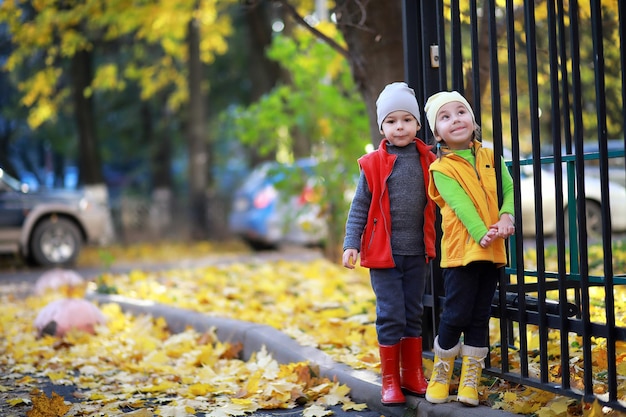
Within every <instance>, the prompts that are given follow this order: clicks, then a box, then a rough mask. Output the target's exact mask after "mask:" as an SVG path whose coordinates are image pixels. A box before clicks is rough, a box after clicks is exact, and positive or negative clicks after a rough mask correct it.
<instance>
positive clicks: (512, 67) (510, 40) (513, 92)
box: [500, 0, 528, 378]
mask: <svg viewBox="0 0 626 417" xmlns="http://www.w3.org/2000/svg"><path fill="white" fill-rule="evenodd" d="M506 35H507V51H508V53H507V57H508V75H509V97H510V98H509V100H510V103H509V108H510V123H511V151H512V153H513V155H512V158H513V163H512V176H513V185H514V188H513V190H514V194H515V230H516V233H515V236H514V238H513V239H512V243H513V244H512V246H511V251H512V252H514V253H513V256H512V257H511V260H512V262H514V263H515V265H513V268H514V269H515V271H516V272H515V274H516V280H517V286H516V287H517V294H518V299H519V298H520V294H524V289H523V288H524V281H525V277H524V236H523V232H522V230H523V226H522V216H521V212H522V203H521V199H522V198H521V191H520V178H521V172H520V164H519V160H520V149H519V125H518V120H519V113H518V112H519V110H518V106H517V95H518V92H517V59H516V56H515V49H516V48H515V7H514V4H513V0H507V2H506ZM503 282H505V281H504V280H502V281H501V284H502V283H503ZM502 289H503V287H502V285H501V286H500V291H502ZM500 306H501V313H500V317H502V319H501V320H504V317H505V316H504V311H505V310H506V304H505V302H504V300H503V299H502V294H501V299H500ZM523 313H524V312H523V311H522V310H521V309H518V311H517V321H518V328H519V338H520V346H524V349H522V351H523V354H521V355H520V375H521V376H522V377H525V378H527V377H528V352H527V351H526V348H525V347H526V346H528V338H527V333H526V329H527V321H526V316H525V314H523ZM510 321H511V320H510V319H509V318H508V317H507V319H506V322H504V323H501V326H500V327H501V337H503V336H502V334H503V332H502V328H503V327H506V328H507V330H509V329H510V330H511V331H510V332H508V333H509V334H508V336H507V339H506V342H505V341H504V339H503V343H502V351H501V356H502V372H508V369H509V359H508V349H509V346H514V343H515V335H514V334H513V331H512V329H511V325H510V324H509V322H510Z"/></svg>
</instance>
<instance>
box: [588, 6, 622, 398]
mask: <svg viewBox="0 0 626 417" xmlns="http://www.w3.org/2000/svg"><path fill="white" fill-rule="evenodd" d="M591 27H592V34H593V50H594V54H593V56H594V60H595V62H594V64H595V65H594V68H595V71H594V72H595V79H596V106H597V112H596V114H597V119H596V120H597V123H598V129H597V131H598V148H599V151H600V152H599V153H600V187H601V189H602V193H601V196H602V248H603V250H604V303H605V306H606V308H605V310H604V311H605V315H606V328H607V336H606V337H607V342H606V350H607V368H608V369H607V371H608V372H607V377H608V386H609V400H610V401H616V400H617V366H616V362H615V358H616V351H615V334H614V331H613V329H615V300H614V294H613V252H612V247H611V233H612V232H611V212H610V211H609V207H610V202H609V197H610V196H609V185H608V160H609V158H608V149H607V139H608V138H607V127H606V100H605V83H604V72H605V65H604V46H603V45H604V39H603V32H602V7H601V4H600V0H595V1H592V2H591ZM586 380H587V378H585V381H586ZM585 383H586V382H585ZM586 391H587V390H586V389H585V392H586Z"/></svg>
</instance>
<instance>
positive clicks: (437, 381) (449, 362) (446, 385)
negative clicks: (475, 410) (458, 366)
mask: <svg viewBox="0 0 626 417" xmlns="http://www.w3.org/2000/svg"><path fill="white" fill-rule="evenodd" d="M460 350H461V344H460V343H457V345H456V346H454V347H453V348H451V349H448V350H446V349H442V348H441V346H439V336H437V337H436V338H435V343H434V346H433V352H434V353H435V360H434V365H433V373H432V375H431V376H430V382H429V383H428V388H427V389H426V401H428V402H431V403H433V404H441V403H445V402H447V401H448V396H449V395H450V378H451V377H452V371H453V370H454V360H455V359H456V357H457V355H458V354H459V351H460Z"/></svg>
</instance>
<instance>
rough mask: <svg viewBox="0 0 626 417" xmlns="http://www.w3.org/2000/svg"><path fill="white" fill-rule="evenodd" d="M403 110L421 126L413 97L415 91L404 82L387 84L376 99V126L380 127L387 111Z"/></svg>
mask: <svg viewBox="0 0 626 417" xmlns="http://www.w3.org/2000/svg"><path fill="white" fill-rule="evenodd" d="M398 110H404V111H407V112H409V113H411V114H412V115H413V116H415V118H416V119H417V123H418V124H419V125H420V126H421V124H422V121H421V119H420V108H419V105H418V104H417V99H416V98H415V91H413V89H412V88H410V87H409V86H408V85H407V84H406V83H403V82H395V83H391V84H388V85H387V86H386V87H385V88H384V89H383V91H382V92H381V93H380V95H379V96H378V100H376V116H377V118H378V127H379V128H380V129H382V124H383V120H385V117H387V115H388V114H389V113H393V112H394V111H398Z"/></svg>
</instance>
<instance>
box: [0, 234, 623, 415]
mask: <svg viewBox="0 0 626 417" xmlns="http://www.w3.org/2000/svg"><path fill="white" fill-rule="evenodd" d="M225 249H227V250H229V252H228V255H226V254H225V252H223V251H224V250H225ZM207 255H209V257H210V258H212V259H213V261H212V262H206V263H201V265H204V266H197V267H192V266H185V267H178V268H165V269H163V270H154V269H149V268H140V269H136V270H133V271H131V272H130V273H125V274H113V273H107V272H104V273H102V274H101V275H99V276H97V277H85V278H87V279H89V280H90V281H91V282H90V287H89V290H90V291H100V292H109V293H115V292H117V293H119V294H122V295H124V296H126V297H131V298H138V299H145V300H152V301H156V302H159V303H163V304H168V305H173V306H177V307H180V308H186V309H192V310H196V311H200V312H203V313H205V314H209V315H215V316H221V317H230V318H235V319H238V320H246V321H251V322H258V323H263V324H266V325H270V326H273V327H276V328H277V329H280V330H281V331H283V332H285V333H287V334H289V335H290V336H291V337H293V338H294V339H296V340H297V341H298V342H299V343H301V344H303V345H310V346H315V347H317V348H319V349H321V350H323V351H325V352H326V353H328V354H329V355H330V356H332V357H333V358H334V359H335V360H337V361H340V362H344V363H346V364H348V365H350V366H351V367H353V368H356V369H369V370H372V371H374V372H378V370H379V362H378V347H377V342H376V333H375V326H374V320H375V301H374V295H373V293H372V290H371V287H370V285H369V276H368V274H367V271H366V270H365V269H362V268H357V269H356V270H354V271H349V270H346V269H344V268H341V267H340V266H339V265H338V264H334V263H331V262H329V261H327V260H324V259H322V258H321V257H316V258H310V257H308V258H306V259H302V258H301V256H300V254H299V253H298V252H294V253H293V254H291V258H288V259H289V260H281V259H279V258H276V259H269V260H268V258H263V259H261V258H258V257H256V256H255V255H254V254H252V253H248V252H246V251H245V250H243V249H242V248H241V247H236V246H234V247H225V246H223V245H221V246H214V245H210V244H202V245H193V246H192V245H176V244H170V245H161V246H156V245H137V246H133V247H132V248H129V247H112V248H108V249H107V250H106V251H102V250H99V251H96V250H88V251H85V253H84V254H83V256H82V258H81V264H83V265H94V264H98V265H104V267H105V269H106V267H107V266H110V265H112V264H118V263H125V262H130V261H137V260H139V261H145V262H147V263H150V262H154V260H155V259H158V260H159V262H165V263H167V262H179V263H180V264H182V265H186V262H185V260H187V259H193V258H199V257H206V256H207ZM181 261H182V263H181ZM54 296H55V295H54V294H49V295H47V296H46V297H28V298H26V299H18V298H11V297H10V296H7V295H4V296H3V299H2V300H0V302H2V303H3V309H1V310H0V311H1V312H0V334H1V336H2V341H1V342H0V371H2V374H3V376H2V379H0V399H2V398H4V399H6V398H8V399H9V401H10V403H9V404H11V405H12V406H13V407H14V408H15V409H20V408H21V409H24V407H27V408H30V409H31V410H35V409H36V405H37V404H38V401H39V402H44V403H45V404H47V405H50V404H54V405H55V406H59V407H60V405H61V403H62V401H60V400H59V398H54V397H49V396H48V397H46V396H41V394H36V393H35V394H33V393H30V394H28V391H25V392H26V393H27V394H28V395H20V396H15V395H13V394H14V393H12V386H15V384H14V383H13V384H3V382H2V381H3V380H4V381H6V380H8V379H11V380H12V381H13V382H15V381H16V380H17V381H18V382H19V384H17V385H18V386H22V387H24V388H28V387H29V385H30V384H31V381H32V380H31V378H38V377H40V376H45V377H47V378H50V379H51V380H52V381H54V382H55V383H57V384H72V385H75V386H76V387H79V388H80V393H81V394H80V396H81V398H77V403H76V404H75V405H73V406H72V408H71V409H70V411H69V413H70V414H68V415H79V416H88V415H100V414H98V413H101V412H102V410H118V411H117V413H118V414H119V410H122V411H124V412H130V411H131V410H136V412H140V411H141V410H154V411H155V412H156V413H157V414H159V415H163V416H166V415H187V414H193V413H196V412H207V413H209V414H208V415H215V416H227V415H238V414H241V413H244V412H246V411H253V410H255V409H257V408H282V407H291V406H293V405H295V404H300V405H302V404H307V405H308V407H309V409H308V412H309V415H311V416H316V415H324V414H325V413H327V409H326V407H327V406H328V405H334V404H343V405H344V406H345V407H347V408H359V407H363V405H357V404H353V403H352V402H351V401H350V399H349V396H348V389H347V387H342V386H340V385H339V384H337V383H334V382H332V381H327V380H323V379H322V380H320V379H317V378H316V377H315V372H314V370H311V369H310V368H309V367H308V365H307V364H290V365H278V364H277V363H276V362H275V361H274V360H273V359H272V358H271V356H270V355H268V354H267V353H266V352H258V353H257V355H255V357H254V358H251V360H250V361H248V362H242V361H240V360H238V359H237V353H238V347H237V346H229V345H226V344H222V343H221V342H220V341H218V340H216V339H215V337H214V335H213V334H210V333H209V334H197V333H195V332H194V331H191V330H188V331H186V332H184V333H182V334H176V335H171V334H169V333H168V332H167V329H166V327H165V325H164V323H163V322H162V321H161V320H158V319H153V318H149V317H132V316H129V315H125V314H123V313H122V312H121V311H120V310H119V308H117V306H116V305H105V306H101V307H102V309H103V311H104V313H105V315H106V316H107V318H108V322H107V324H106V326H101V327H100V328H98V333H97V335H96V336H88V335H81V334H73V335H70V336H68V337H66V338H65V339H62V340H58V339H53V338H51V337H46V338H42V339H37V338H36V334H35V331H34V329H33V327H32V323H33V320H34V318H35V316H36V314H37V311H38V310H39V309H40V308H41V307H43V306H44V305H45V303H46V302H47V301H49V298H50V297H54ZM624 304H626V301H624ZM596 352H597V355H598V357H600V356H601V352H602V346H601V345H600V344H599V345H598V346H597V347H596ZM492 359H493V360H497V358H496V357H493V358H492ZM621 359H622V360H623V359H624V358H623V356H622V357H621ZM599 363H600V365H601V362H599ZM425 366H426V368H427V375H429V374H430V370H431V369H432V362H431V361H428V360H426V361H425ZM619 366H621V367H623V366H624V364H623V362H621V363H620V365H619ZM620 369H621V368H620ZM620 375H626V373H624V372H622V373H620ZM34 385H35V386H36V385H37V384H34ZM3 391H5V392H3ZM481 391H482V393H483V395H482V401H483V403H484V404H487V405H491V406H493V407H496V408H501V409H504V410H507V411H511V412H514V413H519V414H527V415H528V414H537V415H539V416H540V417H544V416H545V417H548V416H561V417H565V416H568V415H570V416H573V415H582V414H585V415H597V416H599V415H600V414H596V413H597V412H598V409H597V408H594V407H591V406H589V407H587V408H586V409H585V407H584V406H583V405H581V404H580V403H579V402H577V401H573V400H571V399H568V398H562V397H557V396H555V395H553V394H550V393H546V392H543V391H539V390H535V389H530V388H525V387H520V386H511V385H510V384H508V383H507V382H506V381H501V380H497V379H495V380H494V379H489V378H485V379H484V381H483V386H482V388H481ZM625 391H626V388H625V387H624V380H623V379H621V391H620V392H621V395H624V392H625ZM22 394H24V393H22ZM149 412H152V411H149ZM613 414H619V413H615V412H614V413H613ZM38 415H39V414H31V416H38ZM41 415H45V414H41ZM57 415H63V414H57ZM109 415H115V412H113V411H111V414H109ZM137 415H141V414H137Z"/></svg>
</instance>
